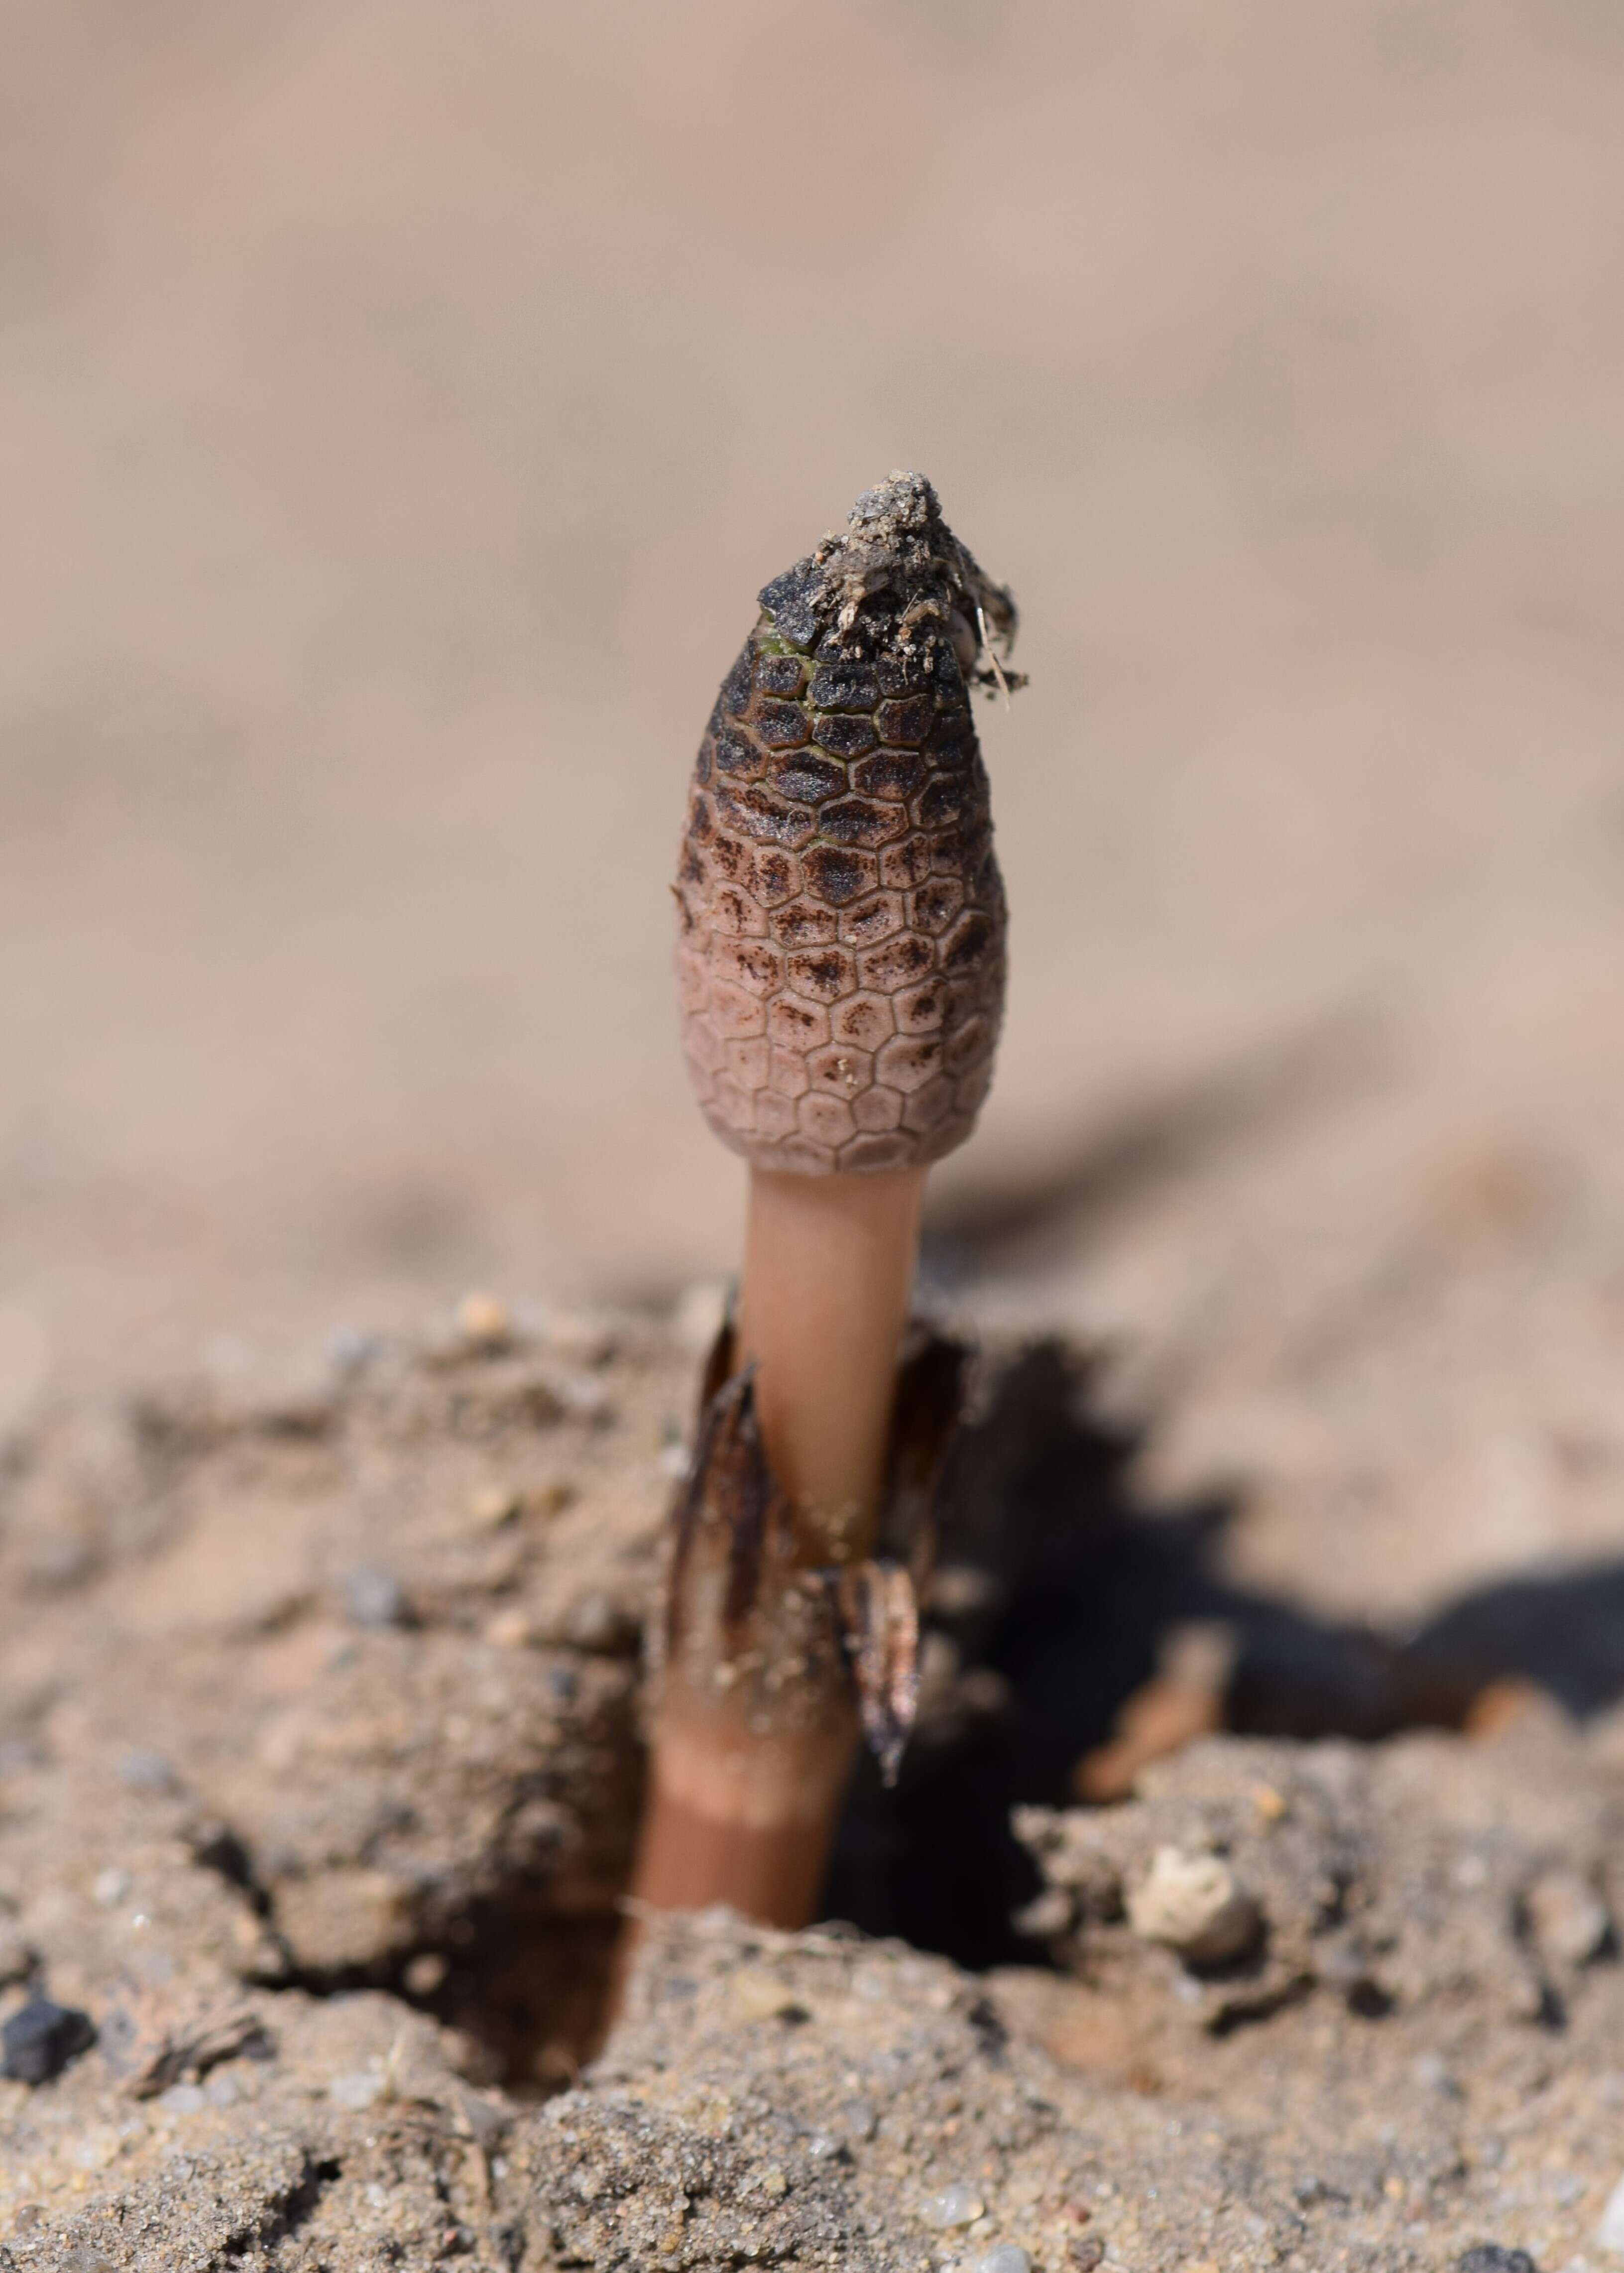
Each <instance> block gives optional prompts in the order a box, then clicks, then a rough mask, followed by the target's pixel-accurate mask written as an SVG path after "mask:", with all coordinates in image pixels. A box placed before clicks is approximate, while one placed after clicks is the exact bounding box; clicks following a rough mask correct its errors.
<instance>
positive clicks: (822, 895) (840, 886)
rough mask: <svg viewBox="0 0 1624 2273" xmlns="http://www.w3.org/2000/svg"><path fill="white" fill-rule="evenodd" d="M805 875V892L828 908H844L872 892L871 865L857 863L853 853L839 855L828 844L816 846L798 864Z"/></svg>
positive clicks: (872, 868) (838, 852)
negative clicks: (809, 891) (817, 898)
mask: <svg viewBox="0 0 1624 2273" xmlns="http://www.w3.org/2000/svg"><path fill="white" fill-rule="evenodd" d="M801 866H802V867H803V869H804V870H805V874H806V883H807V889H809V890H811V891H813V892H815V893H816V894H817V895H818V897H819V899H820V900H827V902H828V904H829V905H830V906H831V907H835V908H839V907H844V906H845V904H846V903H847V902H848V901H849V900H855V899H857V898H858V897H859V896H860V895H861V894H863V893H864V892H870V891H872V889H873V888H874V864H873V862H872V860H863V859H859V858H858V857H857V854H856V853H852V852H842V851H837V850H836V849H835V847H834V845H832V844H816V845H814V846H813V847H812V851H810V852H808V853H807V854H806V856H805V859H803V860H802V862H801Z"/></svg>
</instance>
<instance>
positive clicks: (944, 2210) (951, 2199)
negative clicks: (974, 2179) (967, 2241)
mask: <svg viewBox="0 0 1624 2273" xmlns="http://www.w3.org/2000/svg"><path fill="white" fill-rule="evenodd" d="M981 2211H982V2204H981V2197H980V2196H979V2195H978V2194H977V2192H976V2190H975V2188H974V2187H962V2186H961V2187H943V2189H942V2191H941V2193H940V2194H932V2196H931V2198H930V2200H929V2202H926V2204H925V2206H924V2216H925V2221H926V2223H927V2224H930V2225H939V2226H940V2227H941V2228H942V2229H943V2230H944V2232H948V2231H951V2230H952V2228H953V2227H954V2226H958V2225H974V2224H975V2223H976V2220H977V2218H978V2217H980V2216H981Z"/></svg>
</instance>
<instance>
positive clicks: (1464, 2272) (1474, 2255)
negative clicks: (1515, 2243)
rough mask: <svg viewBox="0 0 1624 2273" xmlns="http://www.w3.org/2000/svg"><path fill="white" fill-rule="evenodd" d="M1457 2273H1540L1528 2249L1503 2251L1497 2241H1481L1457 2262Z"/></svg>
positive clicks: (1458, 2258) (1457, 2259)
mask: <svg viewBox="0 0 1624 2273" xmlns="http://www.w3.org/2000/svg"><path fill="white" fill-rule="evenodd" d="M1455 2273H1539V2268H1538V2266H1537V2265H1536V2264H1535V2262H1534V2261H1533V2259H1532V2258H1531V2257H1530V2255H1529V2254H1528V2252H1527V2250H1526V2249H1502V2248H1501V2246H1500V2244H1499V2242H1497V2241H1480V2242H1478V2245H1477V2247H1476V2248H1474V2249H1469V2250H1468V2251H1467V2252H1466V2254H1465V2255H1464V2256H1463V2257H1457V2258H1456V2261H1455Z"/></svg>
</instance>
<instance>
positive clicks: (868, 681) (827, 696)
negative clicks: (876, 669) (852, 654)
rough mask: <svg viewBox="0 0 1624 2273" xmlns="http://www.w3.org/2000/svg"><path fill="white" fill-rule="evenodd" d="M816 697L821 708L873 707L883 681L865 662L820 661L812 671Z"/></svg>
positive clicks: (813, 697) (814, 700)
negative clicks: (821, 662)
mask: <svg viewBox="0 0 1624 2273" xmlns="http://www.w3.org/2000/svg"><path fill="white" fill-rule="evenodd" d="M812 701H813V702H814V703H815V704H816V705H817V707H818V709H819V710H872V709H873V707H874V705H875V703H876V702H878V701H879V679H877V678H876V677H875V675H874V673H873V671H872V670H871V669H870V668H869V666H868V665H867V664H864V663H825V664H819V666H818V669H817V670H816V671H814V672H813V673H812Z"/></svg>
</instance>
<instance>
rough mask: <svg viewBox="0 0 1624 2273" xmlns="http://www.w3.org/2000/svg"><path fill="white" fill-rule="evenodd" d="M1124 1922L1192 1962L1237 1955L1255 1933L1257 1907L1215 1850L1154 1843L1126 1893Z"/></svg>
mask: <svg viewBox="0 0 1624 2273" xmlns="http://www.w3.org/2000/svg"><path fill="white" fill-rule="evenodd" d="M1127 1918H1128V1924H1129V1925H1131V1926H1132V1927H1133V1929H1134V1932H1135V1933H1136V1934H1137V1935H1138V1936H1139V1938H1140V1939H1141V1941H1159V1942H1163V1943H1164V1944H1165V1945H1166V1947H1168V1948H1170V1949H1176V1950H1177V1951H1178V1953H1179V1956H1180V1957H1183V1958H1186V1959H1187V1960H1188V1961H1189V1962H1190V1963H1192V1964H1194V1965H1219V1964H1222V1963H1223V1962H1224V1960H1225V1959H1226V1958H1231V1957H1239V1954H1240V1953H1241V1951H1242V1950H1243V1949H1245V1948H1246V1946H1247V1944H1248V1943H1249V1942H1251V1941H1253V1940H1254V1939H1255V1937H1256V1934H1257V1931H1258V1924H1259V1918H1258V1908H1257V1904H1256V1902H1254V1900H1253V1898H1252V1896H1251V1895H1250V1894H1247V1893H1246V1889H1245V1888H1244V1887H1239V1886H1237V1884H1236V1883H1235V1879H1234V1875H1233V1873H1232V1872H1231V1870H1230V1868H1229V1865H1228V1864H1226V1863H1224V1862H1223V1861H1222V1860H1221V1859H1220V1858H1219V1857H1217V1856H1216V1855H1191V1854H1186V1852H1185V1851H1184V1850H1183V1849H1181V1848H1178V1847H1158V1848H1157V1849H1156V1853H1155V1855H1154V1856H1153V1857H1152V1858H1151V1863H1150V1868H1149V1872H1147V1873H1146V1875H1145V1877H1144V1878H1143V1879H1141V1882H1140V1883H1139V1885H1138V1886H1137V1887H1134V1889H1133V1890H1132V1892H1131V1893H1130V1894H1129V1895H1128V1898H1127Z"/></svg>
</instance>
